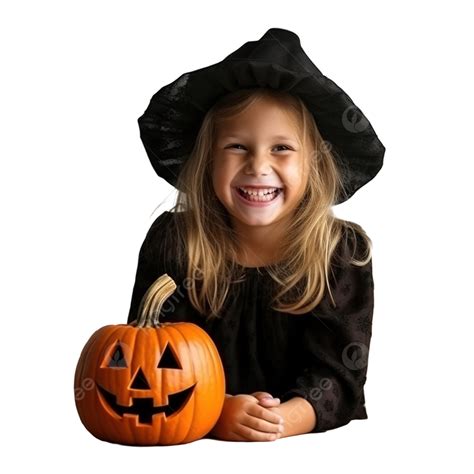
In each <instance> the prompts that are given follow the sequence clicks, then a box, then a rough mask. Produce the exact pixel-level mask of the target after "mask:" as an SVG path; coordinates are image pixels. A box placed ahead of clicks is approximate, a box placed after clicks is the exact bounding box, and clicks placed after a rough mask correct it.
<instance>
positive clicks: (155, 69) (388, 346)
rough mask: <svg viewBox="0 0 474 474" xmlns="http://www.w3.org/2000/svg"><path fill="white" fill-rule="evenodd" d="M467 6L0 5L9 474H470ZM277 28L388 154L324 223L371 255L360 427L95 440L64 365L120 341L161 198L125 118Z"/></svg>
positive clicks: (4, 422) (164, 199) (169, 198)
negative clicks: (113, 327) (153, 441)
mask: <svg viewBox="0 0 474 474" xmlns="http://www.w3.org/2000/svg"><path fill="white" fill-rule="evenodd" d="M467 4H468V2H460V1H450V2H445V3H441V2H418V3H417V2H414V1H412V2H403V1H397V2H391V3H389V2H380V1H378V2H375V1H374V2H364V1H357V2H347V3H342V2H337V1H333V2H327V1H325V2H318V1H312V2H306V1H305V2H303V1H296V0H292V1H291V2H288V1H287V2H279V1H275V0H272V1H271V2H270V1H266V2H256V1H252V2H243V1H239V2H232V3H231V2H229V3H217V2H215V3H211V2H209V1H200V2H183V1H181V2H158V1H156V2H145V1H136V0H135V1H133V2H123V1H113V2H112V1H110V2H106V1H94V2H92V1H84V0H82V1H80V2H79V1H77V2H71V1H69V2H68V1H57V2H52V1H41V2H33V1H31V2H25V1H15V2H2V7H1V11H0V35H1V45H2V46H1V49H2V54H1V68H2V73H1V76H0V77H1V83H2V84H1V88H0V94H1V108H0V114H1V132H0V133H1V140H0V146H1V167H2V168H1V174H0V175H1V187H0V192H1V204H2V219H1V221H2V232H1V246H0V248H1V288H2V298H1V302H2V325H3V331H2V336H3V337H2V339H1V344H0V348H1V361H2V371H1V374H2V378H1V384H2V387H1V391H0V393H1V403H0V406H1V407H2V408H1V418H0V427H1V432H2V438H3V441H2V456H1V461H0V462H1V463H2V465H3V466H0V467H1V468H2V471H3V472H26V470H27V469H35V468H36V469H40V470H41V471H43V470H44V471H45V472H46V469H48V471H49V472H74V473H76V472H113V473H121V472H123V473H125V472H140V471H142V472H164V469H169V468H173V469H175V470H176V469H178V472H185V471H187V470H188V469H193V468H198V470H199V471H200V472H202V471H201V470H205V471H207V472H219V473H222V472H257V470H262V471H263V472H289V469H291V470H292V472H311V473H316V472H323V471H324V472H327V471H328V470H330V471H331V472H344V473H346V472H364V473H365V472H367V471H369V472H400V469H402V468H403V467H405V468H406V469H407V471H408V472H414V471H415V470H419V469H420V470H423V471H428V470H432V469H435V470H437V471H438V470H439V472H442V471H446V470H447V469H448V468H452V470H453V472H468V471H469V472H472V469H473V466H472V457H471V456H470V454H469V452H468V438H469V437H470V438H471V441H472V431H471V430H472V422H473V419H472V406H471V401H472V393H473V392H472V389H473V383H472V373H473V371H472V350H471V345H472V332H471V330H472V317H473V316H474V314H473V310H472V307H471V306H470V305H469V304H468V303H469V302H470V300H469V296H470V295H471V294H472V288H471V287H472V283H473V258H472V250H471V246H470V244H471V241H472V236H471V229H472V198H471V194H470V192H469V189H470V188H472V171H473V168H472V161H473V149H472V140H471V139H470V137H472V124H473V120H472V116H473V115H472V114H473V105H474V104H473V99H472V95H473V93H472V84H473V83H474V77H473V74H472V69H470V67H469V66H470V65H471V64H472V49H471V47H469V45H470V44H471V45H472V43H473V38H472V34H471V33H470V31H469V30H471V31H472V24H471V23H472V22H471V18H472V15H469V14H468V10H467V6H466V5H467ZM271 27H280V28H286V29H290V30H292V31H294V32H296V33H297V34H298V36H299V37H300V39H301V42H302V46H303V48H304V49H305V51H306V52H307V54H308V55H309V56H310V58H311V59H312V60H313V62H314V63H315V64H316V65H317V66H318V68H319V69H320V70H321V71H322V72H323V74H325V75H327V76H328V77H330V78H331V79H333V80H334V81H335V82H336V83H337V84H338V85H339V86H340V87H342V88H343V89H344V90H345V91H346V92H347V93H348V94H349V95H350V97H351V98H352V99H353V100H354V102H355V103H356V104H357V105H358V106H359V107H360V108H361V109H362V110H363V111H364V113H365V114H366V116H367V117H368V119H369V120H370V122H371V123H372V125H373V126H374V128H375V130H376V132H377V134H378V136H379V137H380V139H381V140H382V142H383V143H384V145H385V146H386V148H387V152H386V155H385V164H384V167H383V168H382V170H381V171H380V173H379V175H378V176H377V177H376V178H375V179H374V180H373V181H372V182H370V183H369V184H367V185H366V186H365V187H364V188H362V189H361V190H359V191H358V192H357V193H356V194H355V195H354V197H353V198H352V199H350V200H349V201H348V202H346V203H344V204H342V205H340V206H337V207H336V208H335V212H336V214H337V215H338V216H340V217H343V218H345V219H349V220H352V221H355V222H358V223H359V224H361V225H362V226H363V227H364V228H365V230H366V231H367V233H368V234H369V236H370V237H371V238H372V240H373V244H374V249H373V251H374V256H373V270H374V280H375V298H376V301H375V312H374V326H373V336H372V344H371V352H370V358H369V369H368V381H367V383H366V389H365V390H366V406H367V412H368V416H369V419H368V420H363V421H361V420H356V421H353V422H351V423H350V424H349V425H347V426H345V427H342V428H339V429H336V430H332V431H329V432H326V433H324V434H307V435H300V436H295V437H292V438H285V439H281V440H278V441H276V442H267V443H264V442H260V443H258V442H254V443H251V442H249V443H238V442H234V443H233V442H222V441H216V440H199V441H196V442H194V443H190V444H187V445H182V446H170V447H151V448H143V447H126V446H121V445H114V444H110V443H106V442H102V441H99V440H97V439H95V438H94V437H93V436H92V435H90V434H89V432H87V431H86V429H85V428H84V427H83V426H82V424H81V422H80V420H79V417H78V415H77V412H76V409H75V404H74V393H73V375H74V369H75V365H76V362H77V359H78V357H79V354H80V351H81V349H82V347H83V345H84V344H85V342H86V341H87V339H88V338H89V336H90V335H91V334H92V332H93V331H95V330H96V329H97V328H99V327H101V326H103V325H106V324H115V323H123V322H125V321H126V318H127V314H128V309H129V304H130V298H131V291H132V286H133V283H134V278H135V271H136V264H137V258H138V251H139V247H140V245H141V243H142V241H143V238H144V236H145V233H146V231H147V230H148V228H149V226H150V225H151V222H152V221H153V220H154V219H155V218H156V217H157V216H158V215H159V214H160V213H161V212H163V211H164V210H167V209H169V208H170V207H171V206H172V204H173V198H174V196H175V194H174V191H173V188H171V187H170V186H169V185H168V184H167V183H166V182H165V181H163V180H162V179H160V178H158V177H157V176H156V174H155V173H154V171H153V169H152V167H151V165H150V163H149V161H148V158H147V156H146V154H145V150H144V148H143V146H142V143H141V141H140V138H139V131H138V124H137V119H138V117H139V116H140V115H141V114H142V113H143V111H144V110H145V108H146V107H147V105H148V102H149V100H150V98H151V96H152V94H153V93H155V92H156V91H157V90H158V89H159V88H161V87H162V86H164V85H165V84H168V83H169V82H171V81H173V80H174V79H176V78H177V77H178V76H179V75H181V74H182V73H183V72H187V71H191V70H195V69H198V68H201V67H205V66H207V65H210V64H213V63H216V62H218V61H220V60H222V59H223V58H224V57H225V56H227V55H228V54H230V53H231V52H232V51H234V50H236V49H237V48H238V47H240V46H241V45H242V44H243V43H244V42H246V41H252V40H257V39H259V38H260V37H261V36H262V35H263V34H264V33H265V32H266V31H267V29H269V28H271ZM160 203H161V206H160V207H159V208H158V209H157V206H159V205H160ZM469 464H470V466H469ZM5 465H6V466H7V469H6V470H5V469H4V467H5Z"/></svg>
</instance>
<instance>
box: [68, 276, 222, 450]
mask: <svg viewBox="0 0 474 474" xmlns="http://www.w3.org/2000/svg"><path fill="white" fill-rule="evenodd" d="M175 289H176V284H175V282H174V281H173V280H172V279H171V278H170V277H169V276H168V275H167V274H164V275H162V276H161V277H160V278H158V279H157V280H156V281H155V282H154V283H153V284H152V285H151V286H150V288H149V289H148V291H147V293H146V294H145V295H144V297H143V299H142V301H141V303H140V308H139V310H138V319H137V320H136V321H134V322H133V323H131V324H118V325H110V326H104V327H102V328H101V329H99V330H97V331H96V332H95V333H94V334H93V335H92V336H91V338H90V339H89V341H88V342H87V344H86V345H85V347H84V349H83V350H82V353H81V355H80V358H79V361H78V363H77V367H76V372H75V377H74V388H75V401H76V407H77V411H78V413H79V416H80V419H81V421H82V423H83V424H84V426H85V427H86V428H87V430H89V431H90V433H92V434H93V435H94V436H95V437H97V438H99V439H101V440H104V441H109V442H113V443H120V444H127V445H171V444H180V443H187V442H190V441H194V440H197V439H199V438H202V437H203V436H205V435H206V434H207V433H208V432H209V431H210V430H211V429H212V428H213V426H214V425H215V423H216V422H217V420H218V418H219V416H220V413H221V410H222V407H223V404H224V399H225V375H224V368H223V365H222V361H221V359H220V356H219V353H218V351H217V348H216V346H215V345H214V342H213V341H212V339H211V338H210V337H209V335H208V334H207V333H206V332H205V331H204V330H203V329H201V328H200V327H199V326H197V325H196V324H192V323H185V322H178V323H160V322H159V320H158V317H159V314H160V310H161V307H162V305H163V302H164V301H165V300H166V298H168V297H169V296H170V295H171V294H172V293H173V292H174V290H175Z"/></svg>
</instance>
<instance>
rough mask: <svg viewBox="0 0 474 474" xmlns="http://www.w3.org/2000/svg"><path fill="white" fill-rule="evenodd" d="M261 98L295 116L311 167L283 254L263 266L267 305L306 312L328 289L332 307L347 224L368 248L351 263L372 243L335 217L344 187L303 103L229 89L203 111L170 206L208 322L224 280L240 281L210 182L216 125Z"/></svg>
mask: <svg viewBox="0 0 474 474" xmlns="http://www.w3.org/2000/svg"><path fill="white" fill-rule="evenodd" d="M264 98H265V99H270V100H273V101H275V103H277V104H279V105H281V106H282V108H283V109H284V110H287V111H288V113H289V114H290V116H291V117H292V118H293V119H294V121H295V125H296V127H297V129H298V131H299V137H300V141H301V142H302V144H303V150H306V151H307V153H306V156H307V158H306V163H307V164H309V169H308V182H307V187H306V190H305V193H304V195H303V198H302V200H301V201H300V203H299V205H298V206H297V207H296V209H295V210H294V218H293V223H292V226H291V228H289V229H288V232H287V235H286V239H285V241H284V242H282V246H281V247H282V250H281V251H282V259H281V261H279V262H278V263H277V264H271V265H269V266H268V267H265V268H266V269H267V271H268V273H269V275H270V276H271V278H272V279H273V281H274V282H275V283H276V287H277V290H278V291H277V292H276V294H274V295H273V298H272V301H271V304H274V303H275V304H276V306H272V309H274V310H275V311H283V312H287V313H290V314H304V313H306V312H309V311H311V310H313V309H314V308H315V307H316V306H317V305H318V304H319V302H320V301H321V300H322V298H323V296H324V292H325V290H326V288H328V289H329V292H330V295H331V300H332V303H333V305H335V302H334V298H333V296H332V293H331V289H330V283H329V271H330V269H331V260H332V257H333V254H334V255H335V249H336V247H337V245H338V243H339V242H340V241H341V238H342V236H343V231H344V230H345V229H348V230H350V231H352V232H353V235H359V236H360V237H362V238H363V240H364V241H365V243H366V245H365V247H366V249H367V250H366V258H365V259H364V260H357V259H355V258H354V255H355V253H356V251H355V250H354V252H353V254H352V257H351V260H350V262H349V263H353V264H355V265H360V266H362V265H365V264H366V263H368V262H369V261H370V259H371V256H372V242H371V240H370V238H369V237H368V236H367V234H366V233H365V231H364V230H363V229H362V227H360V226H359V225H358V224H356V223H353V222H350V221H345V220H342V219H339V218H337V217H335V216H334V214H333V211H332V206H333V205H334V203H335V202H336V201H335V200H336V197H337V196H338V193H340V192H343V191H344V190H343V184H342V180H341V172H340V170H339V168H338V166H337V165H336V161H335V158H334V155H333V152H332V151H331V148H330V145H329V144H328V143H327V142H325V141H324V140H323V138H322V137H321V135H320V133H319V130H318V128H317V125H316V123H315V120H314V118H313V116H312V114H311V113H310V112H309V111H308V109H307V108H306V106H305V104H304V102H303V101H302V100H301V99H300V98H299V97H297V96H294V95H291V94H289V93H287V92H283V91H277V90H272V89H268V88H252V89H241V90H238V91H236V92H233V93H230V94H227V95H225V96H224V97H223V98H221V99H220V100H219V101H217V102H216V103H215V104H214V105H213V106H212V107H211V108H210V109H209V110H208V112H207V113H206V115H205V117H204V119H203V121H202V124H201V127H200V130H199V132H198V134H197V138H196V141H195V144H194V148H193V150H192V152H191V155H190V157H189V159H188V160H187V161H186V163H185V164H184V165H183V168H182V169H181V172H180V174H179V176H178V181H177V188H178V189H179V190H185V191H178V194H177V197H176V205H175V206H174V207H173V209H172V211H173V210H174V212H175V216H176V224H177V226H176V234H177V235H176V241H175V242H181V243H182V246H181V248H182V249H184V251H183V253H181V251H180V250H178V247H179V245H178V246H177V256H181V257H178V258H182V259H183V261H184V262H185V268H186V277H187V279H188V281H190V282H191V284H190V285H189V287H188V295H189V299H190V301H191V303H192V305H193V306H194V307H195V308H196V309H197V310H198V311H199V312H200V313H201V314H202V315H207V318H208V319H210V318H216V317H220V312H221V310H222V308H223V306H224V304H225V301H226V298H227V295H228V293H229V289H230V285H231V284H235V283H238V282H240V281H242V280H241V279H239V277H242V275H239V274H238V271H237V270H238V269H239V266H238V265H237V264H236V261H237V249H238V241H237V238H236V234H235V232H234V231H233V229H232V226H231V221H230V218H229V215H228V212H227V210H226V209H225V207H224V206H223V205H222V203H221V202H220V201H219V199H218V198H217V196H216V194H215V191H214V188H213V185H212V160H213V153H212V151H213V145H214V138H215V135H216V128H217V125H218V124H219V122H220V121H221V120H225V119H227V118H231V117H235V116H236V115H238V114H239V113H241V112H242V111H244V110H246V109H247V107H249V106H250V105H252V104H253V103H254V102H255V101H256V100H261V99H264ZM181 211H184V212H181ZM240 269H241V268H240ZM292 293H293V297H291V295H292Z"/></svg>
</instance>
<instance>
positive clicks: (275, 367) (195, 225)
mask: <svg viewBox="0 0 474 474" xmlns="http://www.w3.org/2000/svg"><path fill="white" fill-rule="evenodd" d="M250 46H252V48H250ZM302 65H304V66H305V68H304V69H303V70H302V69H301V66H302ZM312 68H314V69H315V70H312ZM310 69H311V71H310ZM249 71H251V74H250V72H249ZM316 71H317V73H319V71H318V70H317V69H316V68H315V66H314V65H313V64H312V63H311V62H310V61H309V58H307V56H306V55H305V54H304V52H303V51H302V50H301V47H300V45H299V39H298V37H297V36H296V35H295V34H294V33H292V32H289V31H288V30H282V29H278V28H273V29H271V30H269V31H268V32H267V33H266V34H265V35H264V37H263V38H262V39H261V40H260V41H259V42H253V43H246V44H245V45H244V46H243V47H242V48H240V49H239V50H238V51H237V52H235V53H234V54H233V55H230V56H228V57H227V58H226V59H225V60H224V61H222V62H221V63H218V64H217V65H214V66H212V67H209V68H204V69H202V70H198V71H194V72H192V73H187V74H186V75H183V76H181V77H180V78H178V79H177V80H176V81H174V82H173V83H172V84H170V85H168V86H166V87H164V88H162V89H161V90H160V91H159V92H158V93H157V94H155V96H154V97H153V98H152V101H151V102H150V106H149V108H148V109H147V111H146V112H145V114H144V115H143V116H142V117H141V118H140V119H139V123H140V129H141V136H142V139H143V141H144V144H145V147H146V149H147V152H148V156H149V157H150V160H151V163H152V165H153V167H154V169H155V170H156V171H157V173H158V174H159V175H160V176H162V177H164V178H165V179H167V180H168V181H169V182H170V183H172V184H173V185H175V186H176V188H177V189H178V195H177V199H176V205H175V206H174V209H173V211H165V212H164V213H162V214H161V215H160V216H158V218H157V219H156V220H155V222H154V223H153V224H152V226H151V228H150V230H149V231H148V233H147V235H146V237H145V240H144V242H143V244H142V247H141V249H140V254H139V259H138V268H137V272H136V278H135V285H134V288H133V293H132V301H131V305H130V311H129V316H128V322H129V323H131V322H132V321H134V320H135V319H136V318H137V310H138V306H139V304H140V300H141V298H142V297H143V295H144V294H145V292H146V290H147V289H148V287H149V286H150V285H151V284H152V283H153V282H154V281H155V280H156V279H157V278H158V277H159V276H160V275H162V274H164V273H167V274H168V275H170V276H171V277H172V278H173V280H174V281H175V282H177V285H178V287H180V289H181V290H182V291H179V292H178V294H179V295H180V296H179V297H177V298H174V299H173V303H172V305H171V306H170V307H166V304H165V307H163V308H162V310H161V315H160V319H161V320H162V321H169V322H175V321H176V322H177V321H189V322H193V323H195V324H197V325H199V326H200V327H202V328H203V329H205V330H206V331H207V332H208V333H209V335H210V336H211V337H212V339H213V341H214V342H215V344H216V346H217V348H218V350H219V353H220V356H221V359H222V362H223V365H224V369H225V374H226V392H227V394H226V399H225V403H224V407H223V410H222V413H221V416H220V418H219V420H218V422H217V423H216V425H215V426H214V428H213V430H212V431H211V432H210V433H209V436H212V437H215V438H218V439H223V440H236V441H269V440H275V439H278V438H280V437H285V436H292V435H297V434H302V433H309V432H322V431H326V430H328V429H333V428H337V427H339V426H342V425H345V424H347V423H349V422H350V421H351V420H354V419H365V418H367V412H366V409H365V400H364V391H363V387H364V383H365V381H366V373H367V366H368V350H369V345H370V339H371V325H372V314H373V302H374V300H373V286H374V285H373V278H372V260H371V240H370V239H369V237H368V236H367V234H366V233H365V231H364V230H363V228H362V227H361V226H359V225H358V224H356V223H353V222H350V221H345V220H342V219H339V218H337V217H335V216H334V214H333V211H332V206H333V205H335V204H337V203H339V202H342V201H344V200H347V199H348V198H349V197H350V196H351V195H352V194H353V193H354V192H355V191H356V190H357V189H358V188H360V187H361V186H363V185H364V184H365V183H367V182H368V181H369V180H370V179H372V178H373V177H374V176H375V175H376V174H377V172H378V171H379V169H380V168H381V166H382V158H383V154H384V147H383V145H382V144H381V143H380V141H379V140H378V138H377V136H376V135H375V132H374V131H373V129H372V127H371V126H370V124H369V123H368V121H367V119H365V117H364V116H362V115H360V116H359V122H358V124H359V126H358V127H354V123H355V122H354V120H352V121H351V120H349V122H347V121H346V122H344V120H345V119H344V117H347V111H348V108H349V107H354V106H353V103H352V101H350V99H349V98H348V96H347V95H346V94H345V93H344V92H343V91H342V90H341V89H339V88H337V86H335V84H334V83H332V81H329V80H328V79H327V78H324V76H322V75H321V74H320V73H319V75H318V74H317V73H316ZM249 78H252V80H250V79H249ZM322 78H324V80H323V79H322ZM239 81H240V82H241V84H239ZM278 83H279V84H280V87H276V86H275V84H278ZM230 84H232V87H230ZM218 86H219V87H218ZM335 88H337V89H335ZM336 91H337V92H339V94H335V92H336ZM362 119H363V120H362ZM347 123H349V126H346V125H347ZM345 124H346V125H345ZM351 124H352V125H351ZM361 124H362V126H361ZM351 126H352V128H351ZM323 130H324V135H323ZM323 136H324V138H323ZM329 138H330V140H329Z"/></svg>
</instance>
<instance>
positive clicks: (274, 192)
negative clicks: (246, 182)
mask: <svg viewBox="0 0 474 474" xmlns="http://www.w3.org/2000/svg"><path fill="white" fill-rule="evenodd" d="M239 191H241V194H242V196H243V197H244V198H245V199H247V201H259V202H262V201H263V202H265V201H272V200H273V199H275V198H276V197H277V196H278V194H279V193H280V192H281V191H280V190H279V188H269V189H262V190H259V192H258V194H257V192H252V193H248V192H246V191H244V190H243V189H242V188H239ZM266 192H267V193H268V194H265V193H266Z"/></svg>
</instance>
